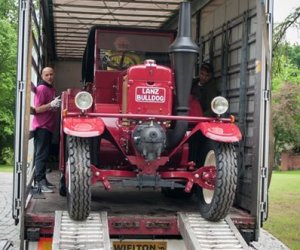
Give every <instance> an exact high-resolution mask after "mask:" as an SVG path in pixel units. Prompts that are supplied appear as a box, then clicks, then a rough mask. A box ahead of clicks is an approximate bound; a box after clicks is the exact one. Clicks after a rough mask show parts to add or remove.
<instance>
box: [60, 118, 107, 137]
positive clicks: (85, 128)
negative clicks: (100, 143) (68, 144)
mask: <svg viewBox="0 0 300 250" xmlns="http://www.w3.org/2000/svg"><path fill="white" fill-rule="evenodd" d="M104 128H105V125H104V123H103V121H102V120H101V119H100V118H97V117H65V118H64V120H63V131H64V133H66V134H67V135H72V136H78V137H94V136H99V135H101V134H102V133H103V131H104Z"/></svg>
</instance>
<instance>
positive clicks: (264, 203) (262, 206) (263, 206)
mask: <svg viewBox="0 0 300 250" xmlns="http://www.w3.org/2000/svg"><path fill="white" fill-rule="evenodd" d="M266 205H267V203H266V202H261V203H260V212H261V213H264V212H266Z"/></svg>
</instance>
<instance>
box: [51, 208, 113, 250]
mask: <svg viewBox="0 0 300 250" xmlns="http://www.w3.org/2000/svg"><path fill="white" fill-rule="evenodd" d="M52 249H53V250H68V249H76V250H110V239H109V232H108V223H107V214H106V212H100V213H91V214H90V215H89V217H88V218H87V219H86V220H85V221H74V220H72V219H71V218H70V217H69V214H68V212H67V211H56V212H55V225H54V235H53V243H52Z"/></svg>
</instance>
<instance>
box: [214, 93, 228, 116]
mask: <svg viewBox="0 0 300 250" xmlns="http://www.w3.org/2000/svg"><path fill="white" fill-rule="evenodd" d="M228 106H229V105H228V101H227V100H226V98H224V97H222V96H217V97H215V98H214V99H213V100H212V101H211V109H212V111H213V112H214V113H215V114H217V115H222V114H224V113H225V112H226V111H227V110H228Z"/></svg>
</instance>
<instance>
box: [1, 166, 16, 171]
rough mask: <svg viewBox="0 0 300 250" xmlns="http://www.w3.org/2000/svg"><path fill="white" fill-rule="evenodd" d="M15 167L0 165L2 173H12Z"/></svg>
mask: <svg viewBox="0 0 300 250" xmlns="http://www.w3.org/2000/svg"><path fill="white" fill-rule="evenodd" d="M12 171H13V167H12V166H8V165H0V172H12Z"/></svg>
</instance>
